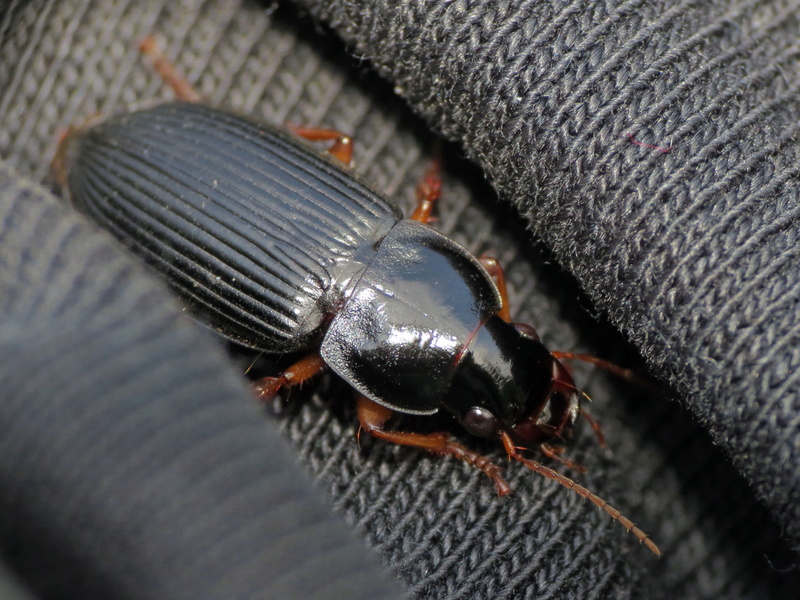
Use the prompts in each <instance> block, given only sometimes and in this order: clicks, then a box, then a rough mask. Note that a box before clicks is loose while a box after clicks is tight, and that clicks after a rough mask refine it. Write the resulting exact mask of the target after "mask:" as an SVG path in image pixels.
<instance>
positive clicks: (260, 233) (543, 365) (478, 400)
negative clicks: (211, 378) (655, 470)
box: [56, 102, 657, 552]
mask: <svg viewBox="0 0 800 600" xmlns="http://www.w3.org/2000/svg"><path fill="white" fill-rule="evenodd" d="M56 163H57V165H58V167H57V171H58V173H57V178H58V179H59V180H60V181H61V183H62V186H63V187H65V188H67V189H68V190H69V195H70V198H71V202H72V203H73V205H74V206H76V207H77V208H78V209H79V210H81V211H82V212H84V213H86V214H88V215H89V216H91V217H92V218H93V219H94V220H95V221H97V222H98V223H100V224H101V225H103V226H104V227H106V228H107V229H109V230H110V231H112V232H113V233H114V234H115V235H117V236H118V237H119V238H121V239H122V240H124V242H125V243H126V244H127V245H128V246H129V247H130V248H131V249H132V250H133V251H134V252H136V253H137V254H139V255H141V256H142V257H144V259H145V260H146V261H147V262H149V263H150V264H151V265H152V266H153V267H154V268H155V269H156V270H158V271H160V272H161V273H162V274H163V275H164V276H165V277H166V279H167V280H168V281H169V282H170V283H171V284H172V286H173V287H174V288H175V289H176V290H177V291H178V292H179V294H180V295H181V296H182V297H183V298H184V300H185V301H186V302H187V304H188V305H189V306H190V307H192V308H193V309H194V311H195V312H196V313H197V314H198V315H199V317H200V318H201V319H202V320H204V321H205V322H207V323H209V324H210V325H211V326H212V327H214V328H215V329H217V330H218V331H219V332H220V333H222V334H223V335H225V336H227V337H228V338H230V339H233V340H235V341H237V342H239V343H242V344H244V345H247V346H250V347H253V348H258V349H261V350H264V351H266V352H271V353H285V352H293V351H300V350H304V349H308V350H315V349H318V351H319V354H312V355H311V357H310V358H309V359H307V360H305V361H301V362H300V363H298V365H296V368H294V369H292V368H290V369H289V370H287V371H286V372H285V373H283V374H281V375H280V376H279V377H276V378H268V379H267V380H265V382H262V384H260V387H258V389H259V391H260V392H261V393H262V395H265V396H268V395H274V393H275V392H277V390H278V389H279V388H280V387H282V386H289V385H293V384H296V383H298V382H300V381H302V380H304V379H306V378H308V377H309V376H311V375H313V374H314V373H316V372H317V371H319V369H320V368H321V367H322V366H323V364H324V365H327V366H328V367H330V368H331V369H332V370H333V371H334V372H336V373H337V374H338V375H339V376H341V377H342V378H343V379H344V380H346V381H347V382H348V383H349V384H350V385H352V386H353V387H354V388H355V389H356V390H357V391H358V392H359V393H360V394H361V395H362V396H363V397H365V398H366V399H367V400H362V401H360V402H359V419H360V421H361V424H362V426H363V427H364V429H365V430H366V431H368V432H369V433H371V434H373V435H375V436H377V437H380V438H383V439H387V440H389V441H393V442H396V443H401V444H406V445H411V446H416V447H420V448H424V449H426V450H429V451H432V452H435V453H445V454H452V455H454V456H457V457H458V458H461V459H462V460H465V461H467V462H469V463H471V464H473V465H475V466H477V467H478V468H480V469H481V470H483V471H484V472H485V473H486V474H487V475H489V476H490V477H491V478H492V479H493V480H494V481H495V483H496V484H497V487H498V491H499V492H500V493H501V494H505V493H508V492H510V491H511V490H510V488H509V487H508V485H507V484H506V483H505V481H504V480H503V479H502V477H501V476H500V475H499V471H498V469H497V467H496V466H494V465H493V464H491V462H490V461H488V459H486V458H484V457H482V456H480V455H478V454H476V453H474V452H472V451H470V450H469V449H467V448H465V447H463V446H461V445H460V444H458V443H456V442H455V441H453V440H451V439H450V437H449V436H447V435H446V434H426V435H423V434H416V433H403V432H393V431H388V430H386V429H384V428H383V424H384V422H385V421H386V420H387V419H388V417H389V415H390V414H391V411H397V412H401V413H410V414H419V415H430V414H433V413H436V412H438V411H440V410H442V409H444V410H447V411H449V412H451V413H453V414H454V415H455V417H456V418H457V419H458V420H459V421H460V422H461V423H462V424H463V426H464V427H465V428H466V429H467V430H468V431H469V432H470V433H472V434H475V435H481V436H489V437H491V436H495V437H499V438H500V439H501V440H502V442H503V444H504V447H505V449H506V451H507V453H508V454H509V456H510V457H512V458H514V459H515V460H518V461H519V462H522V463H524V464H525V465H526V466H528V467H529V468H531V469H532V470H534V471H537V472H539V473H542V474H544V475H546V476H548V477H550V478H552V479H556V480H557V481H559V483H562V484H563V485H566V486H568V487H570V488H571V489H573V490H575V491H576V492H578V493H579V494H581V495H583V496H584V497H586V498H588V499H590V500H591V501H592V502H594V503H595V504H597V505H598V506H601V507H602V508H604V509H605V510H606V511H607V512H609V514H611V515H612V516H613V517H614V518H617V519H619V520H620V521H621V522H622V523H623V525H625V527H626V528H628V529H629V530H630V531H632V532H633V533H634V534H635V535H636V536H637V537H638V538H639V539H640V540H641V541H644V542H645V543H647V545H648V546H649V547H650V548H651V549H653V550H654V551H656V552H657V549H656V548H655V545H654V544H653V543H652V542H651V541H650V540H649V539H648V538H647V536H646V535H645V534H644V533H642V532H641V531H640V530H639V529H637V528H636V527H634V526H633V524H632V523H630V521H628V520H627V519H625V518H624V517H622V516H621V515H620V514H619V512H618V511H616V510H615V509H613V508H611V507H609V506H608V505H607V504H606V503H605V502H604V501H602V500H601V499H600V498H598V497H597V496H595V495H594V494H592V493H591V492H589V491H588V490H585V489H584V488H582V487H580V486H578V485H577V484H575V483H574V482H572V481H571V480H569V479H567V478H566V477H564V476H563V475H560V474H558V473H557V472H555V471H553V470H551V469H548V468H547V467H544V466H542V465H540V464H539V463H537V462H535V461H532V460H530V459H527V458H524V457H522V456H521V454H520V453H519V451H518V449H517V448H516V444H517V443H521V444H526V445H528V446H539V447H542V448H547V447H546V446H545V445H544V444H545V443H546V442H547V441H548V440H551V439H554V438H559V437H562V436H563V435H564V434H565V433H567V432H568V431H569V430H570V428H571V427H572V425H573V424H574V422H575V420H576V418H577V416H578V415H579V414H580V404H579V398H580V396H579V393H578V392H577V389H576V387H575V385H574V383H573V381H572V378H571V377H570V375H569V373H568V372H567V371H566V369H565V368H564V367H563V366H562V365H561V364H560V362H559V361H558V360H557V358H556V357H554V356H553V354H551V353H550V352H549V351H548V350H547V349H546V348H545V347H544V345H543V344H542V343H541V342H540V341H539V340H538V336H536V333H535V331H533V328H531V327H529V326H523V325H516V324H513V323H510V322H508V320H507V319H506V318H504V316H503V315H504V313H503V308H504V307H503V303H504V296H505V294H504V290H503V289H501V288H498V285H496V283H495V281H493V279H492V277H491V276H490V274H489V273H488V272H487V270H486V269H485V268H484V266H483V265H482V264H481V261H479V260H478V259H476V258H475V257H474V256H472V255H471V254H470V253H469V252H467V251H466V250H465V249H464V248H463V247H461V246H460V245H458V244H457V243H455V242H454V241H453V240H451V239H449V238H448V237H446V236H444V235H442V234H440V233H438V232H437V231H435V230H434V229H432V228H430V227H428V226H427V225H426V224H425V223H423V222H419V221H417V220H410V219H403V218H402V215H401V214H400V212H399V211H398V210H397V209H396V208H395V207H394V206H393V205H392V204H390V203H389V202H388V201H386V200H385V199H383V198H382V197H381V196H380V195H378V194H377V193H375V192H374V191H373V190H372V189H371V188H370V187H368V186H367V185H365V184H363V183H362V182H360V181H359V180H357V179H356V178H354V177H353V176H352V173H350V172H349V171H347V170H345V169H344V168H343V167H342V166H341V165H340V164H337V163H336V162H334V161H333V160H331V159H330V158H328V157H326V156H323V155H321V154H319V153H317V152H314V151H313V150H311V149H309V148H308V147H307V146H306V145H305V144H304V143H301V142H299V141H297V140H296V139H295V138H294V137H292V136H290V135H288V134H287V133H284V132H282V131H280V130H277V129H275V128H273V127H270V126H268V125H265V124H263V123H258V122H255V121H253V120H250V119H248V118H245V117H243V116H239V115H236V114H233V113H230V112H224V111H220V110H216V109H213V108H209V107H207V106H204V105H202V104H192V103H186V102H180V103H171V104H164V105H161V106H157V107H155V108H150V109H146V110H142V111H138V112H133V113H129V114H124V115H120V116H116V117H113V118H110V119H108V120H106V121H104V122H102V123H100V124H99V125H96V126H93V127H88V128H78V129H76V130H73V131H72V132H71V133H70V134H68V135H67V136H66V138H65V139H64V140H63V141H62V143H61V145H60V148H59V152H58V156H57V161H56ZM421 220H423V221H424V219H421ZM506 313H507V308H506ZM320 357H321V359H320ZM546 452H547V453H548V454H549V455H551V456H552V455H553V451H552V450H550V449H548V450H546Z"/></svg>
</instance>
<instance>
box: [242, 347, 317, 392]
mask: <svg viewBox="0 0 800 600" xmlns="http://www.w3.org/2000/svg"><path fill="white" fill-rule="evenodd" d="M325 368H326V365H325V361H323V360H322V357H321V356H320V355H319V352H313V353H312V354H309V355H308V356H306V357H304V358H302V359H301V360H299V361H297V362H296V363H295V364H293V365H292V366H291V367H289V368H288V369H286V370H285V371H284V372H283V373H281V374H280V375H278V376H277V377H263V378H261V379H259V380H258V381H255V382H254V383H253V390H254V391H255V393H256V395H257V396H258V397H259V398H260V399H262V400H272V398H274V397H275V394H277V393H278V392H279V391H280V390H281V389H283V388H290V387H292V386H295V385H299V384H301V383H303V382H304V381H307V380H308V379H311V378H312V377H314V376H315V375H318V374H319V373H321V372H322V371H323V370H325Z"/></svg>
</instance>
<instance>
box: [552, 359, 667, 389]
mask: <svg viewBox="0 0 800 600" xmlns="http://www.w3.org/2000/svg"><path fill="white" fill-rule="evenodd" d="M550 354H552V355H553V356H554V357H556V358H559V359H561V358H564V359H567V360H580V361H583V362H587V363H591V364H593V365H595V366H598V367H600V368H601V369H604V370H605V371H608V372H609V373H613V374H614V375H616V376H617V377H620V378H622V379H625V380H627V381H630V382H633V383H635V384H636V385H639V386H641V387H643V388H646V389H650V390H655V389H656V386H655V385H653V384H652V383H651V382H649V381H647V380H646V379H643V378H642V377H640V376H639V375H637V374H636V373H634V372H633V371H632V370H631V369H626V368H624V367H620V366H619V365H615V364H614V363H612V362H609V361H607V360H603V359H602V358H597V357H596V356H592V355H591V354H578V353H575V352H558V351H556V352H551V353H550Z"/></svg>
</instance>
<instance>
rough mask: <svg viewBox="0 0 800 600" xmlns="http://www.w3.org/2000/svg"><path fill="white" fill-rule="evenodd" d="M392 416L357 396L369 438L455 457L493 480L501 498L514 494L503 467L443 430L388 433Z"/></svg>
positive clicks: (389, 411) (360, 419)
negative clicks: (501, 469) (503, 472)
mask: <svg viewBox="0 0 800 600" xmlns="http://www.w3.org/2000/svg"><path fill="white" fill-rule="evenodd" d="M391 416H392V410H391V409H389V408H386V407H385V406H381V405H380V404H377V403H375V402H373V401H372V400H370V399H369V398H366V397H365V396H359V397H358V420H359V422H360V423H361V427H362V428H363V429H364V430H365V431H366V432H367V433H369V434H370V435H372V436H374V437H376V438H380V439H382V440H386V441H387V442H393V443H395V444H400V445H402V446H413V447H414V448H421V449H423V450H427V451H428V452H430V453H432V454H440V455H444V454H449V455H450V456H454V457H456V458H458V459H459V460H463V461H464V462H466V463H468V464H470V465H472V466H474V467H477V468H478V469H480V470H481V471H483V472H484V473H485V474H486V475H487V476H488V477H489V478H490V479H491V480H492V481H494V484H495V486H497V493H498V495H500V496H506V495H507V494H510V493H511V487H510V486H509V485H508V483H506V481H505V479H503V478H502V476H501V475H500V467H498V466H497V465H495V464H494V463H493V462H492V461H491V460H489V459H488V458H486V457H485V456H482V455H480V454H478V453H477V452H473V451H472V450H470V449H469V448H466V447H464V446H462V445H461V444H459V443H457V442H455V441H453V439H452V438H451V436H450V434H448V433H445V432H442V431H439V432H436V433H409V432H403V431H387V430H386V429H384V428H383V426H384V424H385V423H386V421H388V420H389V417H391Z"/></svg>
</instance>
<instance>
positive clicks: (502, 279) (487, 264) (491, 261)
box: [478, 256, 511, 323]
mask: <svg viewBox="0 0 800 600" xmlns="http://www.w3.org/2000/svg"><path fill="white" fill-rule="evenodd" d="M478 260H480V261H481V264H482V265H483V268H484V269H486V272H487V273H489V276H490V277H491V278H492V281H494V284H495V285H496V286H497V291H499V292H500V299H501V300H502V301H503V306H502V308H500V310H498V311H497V316H498V317H500V318H501V319H503V321H505V322H506V323H510V322H511V307H510V306H509V305H508V288H507V287H506V274H505V272H504V271H503V267H502V266H500V262H499V261H498V260H497V259H496V258H494V257H491V256H482V257H481V258H479V259H478Z"/></svg>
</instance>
